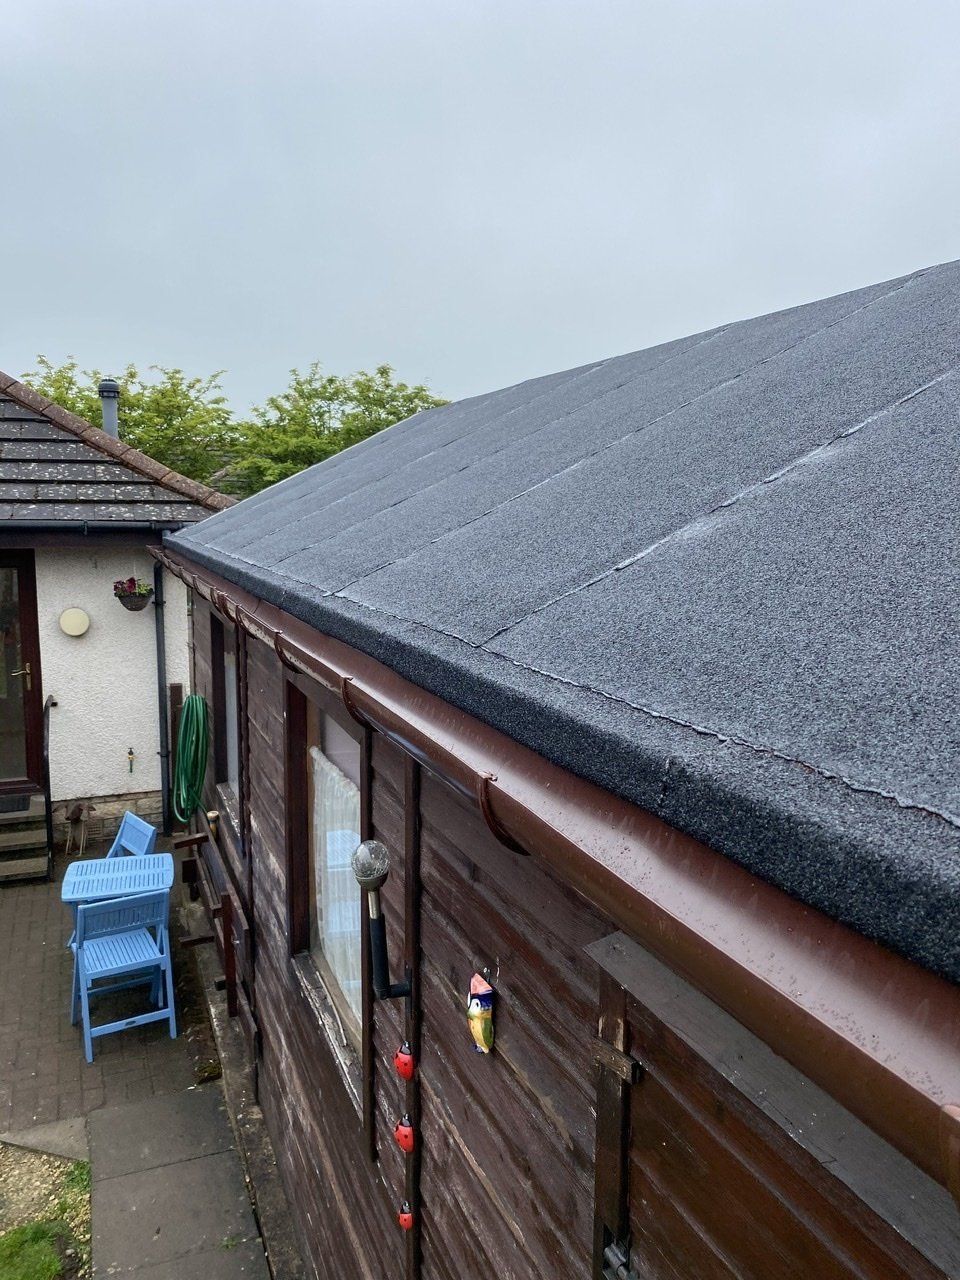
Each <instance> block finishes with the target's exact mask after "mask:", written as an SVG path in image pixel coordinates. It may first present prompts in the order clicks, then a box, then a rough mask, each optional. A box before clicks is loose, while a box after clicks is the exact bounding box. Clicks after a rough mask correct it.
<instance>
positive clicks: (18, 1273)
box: [0, 1222, 63, 1280]
mask: <svg viewBox="0 0 960 1280" xmlns="http://www.w3.org/2000/svg"><path fill="white" fill-rule="evenodd" d="M57 1225H58V1224H56V1223H53V1222H29V1223H27V1225H26V1226H24V1227H14V1228H13V1230H12V1231H7V1232H5V1233H4V1234H3V1235H2V1236H0V1276H3V1280H58V1277H60V1276H62V1275H63V1260H62V1257H61V1246H60V1237H61V1232H59V1231H58V1230H57Z"/></svg>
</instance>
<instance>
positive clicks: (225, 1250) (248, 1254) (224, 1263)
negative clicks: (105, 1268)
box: [97, 1240, 270, 1280]
mask: <svg viewBox="0 0 960 1280" xmlns="http://www.w3.org/2000/svg"><path fill="white" fill-rule="evenodd" d="M97 1274H98V1275H99V1272H98V1273H97ZM110 1276H111V1280H122V1278H123V1277H124V1276H127V1277H130V1280H133V1277H136V1280H240V1278H241V1277H242V1278H243V1280H269V1276H270V1273H269V1271H268V1269H267V1262H266V1259H265V1258H264V1256H263V1247H262V1246H261V1244H260V1242H259V1241H247V1242H244V1243H243V1244H235V1243H234V1242H233V1241H232V1240H228V1241H226V1242H225V1243H223V1244H220V1245H218V1247H217V1248H215V1249H203V1250H201V1251H200V1252H199V1253H191V1254H187V1255H185V1256H183V1257H180V1258H174V1259H172V1260H171V1261H170V1262H155V1263H151V1264H149V1265H148V1266H145V1267H133V1268H131V1269H130V1270H129V1271H111V1272H110Z"/></svg>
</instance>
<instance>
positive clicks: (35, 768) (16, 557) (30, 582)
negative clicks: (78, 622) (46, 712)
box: [0, 550, 43, 791]
mask: <svg viewBox="0 0 960 1280" xmlns="http://www.w3.org/2000/svg"><path fill="white" fill-rule="evenodd" d="M0 567H4V568H9V569H13V570H15V572H16V575H17V602H18V606H19V626H20V644H21V658H22V660H23V662H29V663H30V687H29V688H28V687H27V682H26V680H24V679H23V678H22V677H20V676H17V677H11V679H16V680H21V681H22V686H23V716H24V735H25V757H26V774H25V776H24V777H23V778H9V779H5V780H4V781H3V782H0V791H24V790H28V789H42V787H43V670H42V667H41V662H40V631H39V626H38V622H37V577H36V567H35V563H34V555H33V552H32V551H8V550H0Z"/></svg>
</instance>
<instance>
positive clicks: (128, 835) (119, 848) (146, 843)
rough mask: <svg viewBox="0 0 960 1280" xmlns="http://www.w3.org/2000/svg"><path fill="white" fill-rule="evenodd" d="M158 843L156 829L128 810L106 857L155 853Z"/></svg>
mask: <svg viewBox="0 0 960 1280" xmlns="http://www.w3.org/2000/svg"><path fill="white" fill-rule="evenodd" d="M156 843H157V829H156V827H151V825H150V823H149V822H144V820H143V819H142V818H138V817H137V815H136V814H135V813H131V812H130V810H129V809H128V810H127V812H126V813H125V814H124V815H123V819H122V821H121V823H120V827H119V829H118V831H117V834H116V835H115V836H114V839H113V844H112V845H111V846H110V848H109V849H108V850H107V852H106V854H105V857H107V858H122V857H123V855H124V854H126V853H140V854H144V853H153V851H154V848H155V847H156Z"/></svg>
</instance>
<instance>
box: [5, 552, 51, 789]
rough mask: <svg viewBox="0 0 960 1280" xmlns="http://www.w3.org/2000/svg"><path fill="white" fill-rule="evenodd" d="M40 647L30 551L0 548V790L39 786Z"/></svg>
mask: <svg viewBox="0 0 960 1280" xmlns="http://www.w3.org/2000/svg"><path fill="white" fill-rule="evenodd" d="M42 727H43V713H42V702H41V690H40V648H39V637H38V633H37V593H36V579H35V576H34V566H33V552H32V551H0V792H3V791H8V792H9V791H16V790H17V789H18V788H23V789H31V788H33V787H39V786H41V784H42V747H41V734H42Z"/></svg>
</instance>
